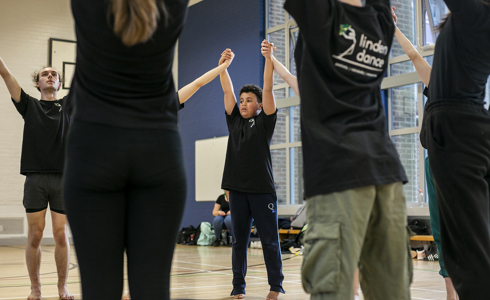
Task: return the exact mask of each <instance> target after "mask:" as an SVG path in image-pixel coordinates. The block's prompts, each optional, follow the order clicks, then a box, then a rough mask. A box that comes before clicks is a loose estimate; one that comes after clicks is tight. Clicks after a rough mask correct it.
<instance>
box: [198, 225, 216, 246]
mask: <svg viewBox="0 0 490 300" xmlns="http://www.w3.org/2000/svg"><path fill="white" fill-rule="evenodd" d="M199 227H200V228H201V233H200V234H199V238H198V239H197V244H198V245H199V246H211V245H212V244H213V242H214V239H215V237H214V230H213V229H211V223H209V222H202V223H201V225H199Z"/></svg>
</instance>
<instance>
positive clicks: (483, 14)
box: [444, 0, 490, 25]
mask: <svg viewBox="0 0 490 300" xmlns="http://www.w3.org/2000/svg"><path fill="white" fill-rule="evenodd" d="M444 2H445V3H446V5H447V7H448V8H449V10H450V11H451V15H452V17H454V18H456V19H457V20H460V21H462V23H461V24H462V25H478V23H477V22H479V21H481V20H483V21H486V20H487V18H490V15H489V12H490V7H489V6H486V5H485V4H483V3H482V1H481V0H464V1H463V0H444ZM482 18H483V19H482Z"/></svg>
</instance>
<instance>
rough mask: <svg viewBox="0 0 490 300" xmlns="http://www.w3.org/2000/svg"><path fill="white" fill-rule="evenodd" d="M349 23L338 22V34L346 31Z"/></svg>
mask: <svg viewBox="0 0 490 300" xmlns="http://www.w3.org/2000/svg"><path fill="white" fill-rule="evenodd" d="M351 27H352V26H350V25H349V24H340V30H339V35H342V33H344V32H346V31H347V29H349V28H351Z"/></svg>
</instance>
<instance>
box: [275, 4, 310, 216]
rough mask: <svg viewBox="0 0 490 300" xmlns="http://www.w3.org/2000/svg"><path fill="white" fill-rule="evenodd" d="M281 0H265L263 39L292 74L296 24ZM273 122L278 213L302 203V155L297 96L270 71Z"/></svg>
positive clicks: (293, 71) (294, 72)
mask: <svg viewBox="0 0 490 300" xmlns="http://www.w3.org/2000/svg"><path fill="white" fill-rule="evenodd" d="M284 2H285V1H284V0H267V1H266V8H267V14H266V19H267V20H266V24H267V31H266V34H267V39H268V40H269V41H270V42H273V43H274V45H275V46H276V51H275V52H274V57H275V58H276V59H277V60H279V61H280V62H281V63H282V64H283V65H284V66H286V68H288V69H289V70H290V72H291V73H292V74H293V75H295V74H296V65H295V64H294V59H293V52H294V46H295V44H296V41H297V38H298V28H297V27H296V23H295V22H294V20H293V19H292V18H291V17H290V16H289V14H288V13H287V12H286V11H285V10H284V8H283V7H284ZM273 91H274V97H275V99H276V104H277V108H278V113H277V123H276V128H275V131H274V136H273V138H272V142H271V156H272V168H273V172H274V181H275V185H276V192H277V198H278V203H279V205H280V207H279V209H280V210H281V212H280V213H284V214H290V213H294V212H295V211H296V207H297V206H298V205H301V204H303V157H302V148H301V128H300V121H299V116H300V115H299V111H300V110H299V98H298V97H297V95H296V94H295V93H294V92H293V90H292V89H291V88H290V87H289V86H288V84H287V83H286V82H285V81H284V80H282V78H281V77H279V76H278V75H277V74H276V73H275V72H274V87H273Z"/></svg>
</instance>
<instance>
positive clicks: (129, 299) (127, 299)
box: [122, 292, 131, 300]
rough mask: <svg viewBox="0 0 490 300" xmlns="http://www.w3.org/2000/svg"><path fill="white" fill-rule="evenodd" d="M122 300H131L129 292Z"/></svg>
mask: <svg viewBox="0 0 490 300" xmlns="http://www.w3.org/2000/svg"><path fill="white" fill-rule="evenodd" d="M122 300H131V296H130V295H129V292H127V293H126V294H125V295H124V296H123V297H122Z"/></svg>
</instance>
